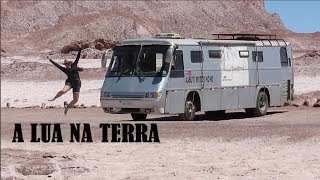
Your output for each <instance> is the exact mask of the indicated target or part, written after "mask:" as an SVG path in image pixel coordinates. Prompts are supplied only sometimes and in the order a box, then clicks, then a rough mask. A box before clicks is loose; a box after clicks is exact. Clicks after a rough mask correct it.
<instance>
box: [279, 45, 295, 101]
mask: <svg viewBox="0 0 320 180" xmlns="http://www.w3.org/2000/svg"><path fill="white" fill-rule="evenodd" d="M280 62H281V68H282V70H281V73H282V89H281V102H286V101H287V100H290V99H292V94H293V70H292V54H291V48H289V47H288V46H287V47H280Z"/></svg>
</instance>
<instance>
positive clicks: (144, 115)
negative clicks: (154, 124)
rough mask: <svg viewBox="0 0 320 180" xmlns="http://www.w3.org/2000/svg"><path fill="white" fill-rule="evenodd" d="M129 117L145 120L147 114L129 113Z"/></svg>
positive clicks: (135, 119)
mask: <svg viewBox="0 0 320 180" xmlns="http://www.w3.org/2000/svg"><path fill="white" fill-rule="evenodd" d="M131 117H132V119H133V120H134V121H143V120H146V118H147V114H138V113H131Z"/></svg>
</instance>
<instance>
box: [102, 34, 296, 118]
mask: <svg viewBox="0 0 320 180" xmlns="http://www.w3.org/2000/svg"><path fill="white" fill-rule="evenodd" d="M214 36H215V37H216V38H214V39H182V38H180V37H179V35H177V34H174V33H163V34H159V35H157V36H156V37H155V38H150V39H131V40H125V41H123V42H121V43H119V44H118V45H116V46H115V47H114V48H113V55H112V59H111V61H110V65H109V67H108V71H107V74H106V77H105V81H104V84H103V86H102V89H101V97H100V102H101V106H102V108H103V110H104V111H105V112H106V113H131V116H132V118H133V119H134V120H144V119H146V117H147V114H149V113H156V114H179V116H180V117H181V118H182V119H183V120H193V119H194V117H195V113H196V112H205V114H206V115H208V116H210V117H212V116H218V115H222V114H224V113H225V111H226V110H229V109H239V108H243V109H245V111H246V112H247V113H249V114H251V115H253V116H263V115H265V114H266V113H267V110H268V107H270V106H282V105H283V104H284V103H285V102H286V101H287V100H289V99H291V98H292V94H293V83H294V82H293V67H292V65H293V62H292V61H293V58H292V48H291V45H290V43H288V42H285V41H284V40H283V39H277V38H276V36H275V35H262V34H214Z"/></svg>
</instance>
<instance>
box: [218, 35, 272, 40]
mask: <svg viewBox="0 0 320 180" xmlns="http://www.w3.org/2000/svg"><path fill="white" fill-rule="evenodd" d="M212 35H213V36H216V39H224V40H226V39H229V40H230V39H232V40H252V41H259V40H276V39H277V35H274V34H212Z"/></svg>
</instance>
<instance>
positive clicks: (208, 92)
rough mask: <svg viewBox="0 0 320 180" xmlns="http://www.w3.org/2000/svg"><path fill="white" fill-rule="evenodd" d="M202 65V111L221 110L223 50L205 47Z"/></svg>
mask: <svg viewBox="0 0 320 180" xmlns="http://www.w3.org/2000/svg"><path fill="white" fill-rule="evenodd" d="M202 51H203V59H204V60H203V65H202V76H203V82H202V87H203V88H202V98H201V99H202V105H201V107H202V111H215V110H220V109H221V88H220V87H221V71H220V70H221V68H220V66H221V57H222V53H221V48H220V46H213V45H203V46H202Z"/></svg>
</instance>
